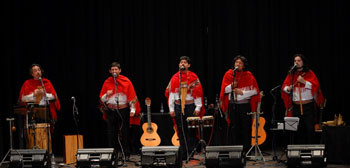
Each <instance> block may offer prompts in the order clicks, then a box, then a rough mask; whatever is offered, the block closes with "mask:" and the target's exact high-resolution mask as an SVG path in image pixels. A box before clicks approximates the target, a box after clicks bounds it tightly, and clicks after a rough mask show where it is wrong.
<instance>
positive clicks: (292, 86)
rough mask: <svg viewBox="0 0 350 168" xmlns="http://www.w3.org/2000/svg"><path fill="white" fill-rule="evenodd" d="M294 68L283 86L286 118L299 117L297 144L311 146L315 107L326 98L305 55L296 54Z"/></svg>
mask: <svg viewBox="0 0 350 168" xmlns="http://www.w3.org/2000/svg"><path fill="white" fill-rule="evenodd" d="M293 59H294V66H293V67H292V68H291V70H290V71H289V74H288V75H287V77H286V79H285V80H284V82H283V85H282V92H281V97H282V99H283V101H284V105H285V108H286V116H288V117H292V116H294V117H299V118H300V120H299V125H298V134H297V137H296V138H297V143H303V144H310V143H312V138H313V134H314V124H315V116H314V115H315V114H314V113H315V106H314V104H315V103H316V104H317V105H318V106H320V105H322V104H323V102H324V97H323V94H322V92H321V89H320V83H319V81H318V79H317V77H316V75H315V74H314V72H313V71H312V70H311V69H309V67H308V65H307V62H306V59H305V57H304V55H303V54H295V55H294V57H293Z"/></svg>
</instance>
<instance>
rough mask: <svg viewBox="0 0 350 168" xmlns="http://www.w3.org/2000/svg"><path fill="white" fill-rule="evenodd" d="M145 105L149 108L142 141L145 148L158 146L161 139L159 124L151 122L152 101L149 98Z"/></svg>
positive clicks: (143, 127) (143, 126)
mask: <svg viewBox="0 0 350 168" xmlns="http://www.w3.org/2000/svg"><path fill="white" fill-rule="evenodd" d="M145 103H146V106H147V123H144V124H143V125H142V130H143V134H142V136H141V139H140V141H141V144H142V145H143V146H158V145H159V144H160V137H159V135H158V133H157V129H158V126H157V124H156V123H153V122H152V121H151V99H150V98H149V97H147V98H146V100H145Z"/></svg>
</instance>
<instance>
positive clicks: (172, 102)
mask: <svg viewBox="0 0 350 168" xmlns="http://www.w3.org/2000/svg"><path fill="white" fill-rule="evenodd" d="M190 66H191V60H190V58H189V57H188V56H181V57H180V62H179V72H177V73H176V74H174V75H173V76H172V78H171V80H170V82H169V84H168V86H167V88H166V90H165V96H166V97H167V98H168V105H169V112H170V116H171V117H173V118H174V120H175V124H176V126H177V133H178V137H179V139H180V151H181V152H182V154H181V156H182V159H183V160H185V159H187V156H188V155H189V154H190V152H191V151H192V150H193V149H194V147H195V143H196V142H197V139H196V137H195V136H196V132H197V129H189V128H188V124H187V122H186V120H187V118H188V117H192V116H203V115H204V112H205V111H204V107H203V98H202V97H203V90H202V85H201V83H200V81H199V78H198V77H197V75H196V74H195V73H194V72H191V71H189V70H188V69H189V68H190ZM180 74H181V75H180ZM180 85H181V87H180ZM179 88H180V89H179ZM180 96H181V97H180Z"/></svg>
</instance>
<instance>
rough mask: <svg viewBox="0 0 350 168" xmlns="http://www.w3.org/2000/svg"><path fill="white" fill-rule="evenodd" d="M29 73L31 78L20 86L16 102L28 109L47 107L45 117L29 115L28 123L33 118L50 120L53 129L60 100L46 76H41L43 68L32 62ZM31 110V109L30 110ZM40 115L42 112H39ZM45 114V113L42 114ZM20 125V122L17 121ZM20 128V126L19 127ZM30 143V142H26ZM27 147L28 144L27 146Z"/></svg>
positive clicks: (37, 120) (43, 120)
mask: <svg viewBox="0 0 350 168" xmlns="http://www.w3.org/2000/svg"><path fill="white" fill-rule="evenodd" d="M29 73H30V75H31V76H32V77H33V78H32V79H28V80H26V81H25V82H24V83H23V85H22V88H21V91H20V93H19V98H18V104H19V105H23V106H26V107H27V109H29V111H32V110H31V108H32V107H34V108H37V107H46V106H47V105H48V106H47V107H48V109H49V111H50V113H49V114H47V115H48V116H46V118H43V116H41V118H40V117H38V116H36V117H34V116H31V115H30V116H29V118H28V119H29V120H30V121H28V124H31V122H33V121H34V120H35V123H39V122H47V123H49V122H50V121H51V123H52V125H51V131H53V124H54V123H55V122H56V121H57V113H56V112H57V111H59V110H60V109H61V105H60V101H59V99H58V97H57V93H56V91H55V89H54V87H53V85H52V83H51V82H50V80H48V79H47V78H43V77H42V75H43V69H42V68H41V66H40V65H39V64H32V65H31V67H30V68H29ZM45 92H46V95H45ZM32 112H33V111H32ZM34 115H39V114H38V112H36V113H35V114H34ZM41 115H42V114H41ZM44 115H46V114H44ZM19 124H20V125H22V124H21V123H19ZM20 129H21V128H20ZM19 132H20V133H19V134H20V139H21V140H20V147H21V146H23V142H21V141H22V137H23V134H22V131H19ZM28 145H30V144H28ZM27 147H29V146H27Z"/></svg>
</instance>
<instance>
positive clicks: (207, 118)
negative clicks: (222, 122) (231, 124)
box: [202, 116, 214, 127]
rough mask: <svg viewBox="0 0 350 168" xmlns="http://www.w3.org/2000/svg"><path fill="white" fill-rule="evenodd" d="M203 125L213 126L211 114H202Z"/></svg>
mask: <svg viewBox="0 0 350 168" xmlns="http://www.w3.org/2000/svg"><path fill="white" fill-rule="evenodd" d="M202 121H203V127H213V125H214V117H213V116H203V117H202Z"/></svg>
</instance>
